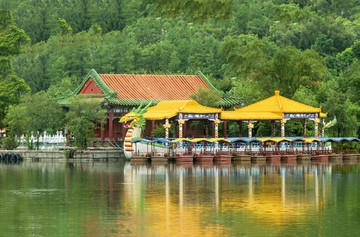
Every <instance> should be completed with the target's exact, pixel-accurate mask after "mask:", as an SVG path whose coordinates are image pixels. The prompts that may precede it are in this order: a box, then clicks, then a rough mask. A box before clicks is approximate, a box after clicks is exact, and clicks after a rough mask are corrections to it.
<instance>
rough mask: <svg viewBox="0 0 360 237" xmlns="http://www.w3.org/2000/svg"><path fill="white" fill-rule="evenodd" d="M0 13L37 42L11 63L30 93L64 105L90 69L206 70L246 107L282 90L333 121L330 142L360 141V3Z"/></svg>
mask: <svg viewBox="0 0 360 237" xmlns="http://www.w3.org/2000/svg"><path fill="white" fill-rule="evenodd" d="M0 9H6V10H10V11H11V12H12V17H13V20H14V23H15V24H16V26H17V27H18V28H19V29H22V30H24V32H25V33H26V34H27V35H28V36H29V38H30V40H31V42H30V43H28V44H22V48H21V52H16V53H15V54H13V55H12V56H11V57H10V58H11V63H12V70H13V71H14V75H16V76H17V77H18V78H22V79H23V80H24V81H25V83H26V84H27V85H28V86H29V87H30V88H31V93H37V92H40V91H47V92H48V93H49V94H50V95H51V96H53V97H55V98H61V97H65V96H67V95H68V94H69V92H71V91H73V90H74V89H75V88H76V87H77V86H78V84H79V83H80V81H81V80H82V78H83V77H84V76H85V75H86V74H87V72H88V71H89V70H90V69H91V68H94V69H96V71H98V72H100V73H151V74H193V73H196V71H198V70H200V71H201V72H203V73H204V74H205V75H206V76H207V77H208V78H209V79H210V80H211V82H212V83H213V84H214V85H215V86H216V87H217V88H218V89H219V90H220V91H223V92H229V91H231V93H232V94H233V95H235V96H238V97H240V98H242V99H243V100H244V104H245V105H248V104H251V103H253V102H256V101H259V100H261V99H264V98H266V97H269V96H271V95H273V93H274V90H280V91H281V94H282V95H284V96H286V97H288V98H291V99H295V100H297V101H299V102H302V103H306V104H309V105H311V106H316V107H319V106H322V110H323V111H326V112H328V115H329V116H328V120H332V119H333V118H334V117H336V118H337V121H338V123H337V124H336V126H334V127H332V128H331V129H329V135H334V136H357V135H358V134H359V121H360V114H359V112H360V110H359V109H360V105H359V95H360V65H359V58H360V35H359V32H360V0H349V1H341V0H333V1H327V0H311V1H310V0H291V1H290V0H259V1H252V0H225V1H218V0H215V1H207V0H204V1H187V0H186V1H170V0H153V1H151V0H66V1H59V0H11V1H9V0H0ZM24 39H25V38H24Z"/></svg>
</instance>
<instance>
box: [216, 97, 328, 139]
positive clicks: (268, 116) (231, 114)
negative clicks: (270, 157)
mask: <svg viewBox="0 0 360 237" xmlns="http://www.w3.org/2000/svg"><path fill="white" fill-rule="evenodd" d="M326 117H327V113H322V112H321V107H320V108H315V107H311V106H308V105H305V104H302V103H299V102H296V101H294V100H291V99H288V98H285V97H283V96H281V95H280V92H279V91H275V95H274V96H272V97H269V98H267V99H265V100H262V101H259V102H257V103H254V104H252V105H249V106H246V107H243V108H239V109H235V111H222V112H221V115H220V119H221V120H236V121H247V123H248V132H249V137H252V129H253V127H254V125H253V122H255V121H258V120H270V121H272V135H273V136H275V121H280V122H281V137H285V123H286V121H287V120H289V119H303V120H304V137H306V120H307V119H309V120H312V121H314V123H315V137H318V124H319V122H320V119H319V118H322V130H321V136H322V137H323V136H324V126H325V121H324V118H326Z"/></svg>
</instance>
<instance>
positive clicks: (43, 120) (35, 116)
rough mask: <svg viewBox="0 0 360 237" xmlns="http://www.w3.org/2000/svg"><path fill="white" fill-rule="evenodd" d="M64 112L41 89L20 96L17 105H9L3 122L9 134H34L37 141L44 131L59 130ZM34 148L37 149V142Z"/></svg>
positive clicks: (62, 122)
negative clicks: (37, 91)
mask: <svg viewBox="0 0 360 237" xmlns="http://www.w3.org/2000/svg"><path fill="white" fill-rule="evenodd" d="M64 113H65V112H64V110H63V109H62V108H61V107H60V106H59V105H58V104H57V101H56V100H55V99H53V98H50V97H49V96H48V94H46V93H45V92H44V91H42V92H39V93H36V94H34V95H30V94H26V95H24V96H22V98H21V101H20V103H19V104H18V105H15V106H11V107H10V109H9V112H8V113H7V114H6V117H5V119H4V123H5V125H6V128H7V129H8V131H9V132H10V134H13V135H17V136H20V135H21V134H24V133H25V134H27V135H28V136H30V134H35V136H36V137H37V140H38V141H39V137H40V135H42V134H43V132H44V131H48V132H49V133H52V132H55V131H58V130H60V128H61V127H62V126H63V125H64V124H65V120H64ZM36 149H39V143H37V144H36Z"/></svg>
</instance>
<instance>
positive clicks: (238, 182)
mask: <svg viewBox="0 0 360 237" xmlns="http://www.w3.org/2000/svg"><path fill="white" fill-rule="evenodd" d="M331 171H332V167H331V166H330V165H323V164H311V165H310V164H309V165H297V166H280V165H279V166H266V165H260V166H254V165H248V166H243V165H233V166H231V165H229V166H225V167H216V166H191V167H189V168H186V167H182V166H175V165H158V166H126V167H125V169H124V172H125V173H124V177H125V182H126V183H128V184H129V185H128V186H126V189H125V191H124V195H125V196H126V197H125V199H126V201H125V200H124V201H125V203H126V204H125V203H124V205H126V206H127V208H128V209H127V210H128V212H130V213H133V215H132V216H137V218H136V221H135V219H134V220H133V221H134V222H133V223H132V224H134V225H138V226H139V225H140V226H141V225H143V224H144V225H145V224H146V228H147V230H146V231H147V232H146V233H150V234H154V235H156V236H161V235H164V236H165V235H170V234H175V235H187V234H189V235H202V234H204V233H206V235H209V236H212V235H219V234H224V233H231V230H232V228H233V227H234V226H233V225H234V223H232V224H231V223H228V224H226V222H221V221H220V222H219V221H217V222H216V223H215V222H214V221H215V220H219V218H220V219H221V218H225V217H226V213H228V212H232V213H234V212H236V213H239V214H242V215H247V216H249V218H250V219H251V220H253V221H249V223H255V222H256V223H262V224H264V226H267V228H271V227H274V228H275V227H276V226H277V228H279V227H280V226H283V227H284V228H285V227H286V225H288V224H289V223H296V222H299V221H301V220H302V219H303V218H307V217H308V216H311V213H313V212H316V211H317V210H318V209H319V208H322V207H324V206H325V205H326V203H327V200H328V199H329V195H331V192H330V190H331V186H330V184H328V182H326V181H327V180H328V179H330V176H329V175H330V174H331ZM139 215H140V216H139ZM133 218H135V217H133ZM130 222H132V221H130ZM121 223H123V220H122V221H121ZM220 223H223V224H220ZM249 223H248V224H249ZM128 224H130V225H132V224H131V223H128ZM242 224H246V223H242ZM138 228H139V227H138ZM280 229H281V228H279V230H280ZM190 231H191V232H190Z"/></svg>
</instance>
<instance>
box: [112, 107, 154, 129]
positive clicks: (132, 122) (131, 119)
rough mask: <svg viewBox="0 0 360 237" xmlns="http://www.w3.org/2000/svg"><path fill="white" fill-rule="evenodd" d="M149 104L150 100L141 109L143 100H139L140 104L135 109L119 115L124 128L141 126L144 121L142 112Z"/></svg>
mask: <svg viewBox="0 0 360 237" xmlns="http://www.w3.org/2000/svg"><path fill="white" fill-rule="evenodd" d="M151 104H152V101H150V102H149V104H148V105H147V106H145V108H143V109H142V108H141V107H142V106H143V102H141V104H140V106H139V107H138V108H137V109H136V110H135V108H133V110H132V111H131V112H129V113H127V114H126V115H124V116H123V117H121V119H120V121H119V122H120V123H123V124H124V127H125V128H135V127H138V128H142V127H143V126H144V125H145V123H146V121H145V118H144V116H143V114H144V113H145V112H146V111H147V108H149V107H150V106H151Z"/></svg>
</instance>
